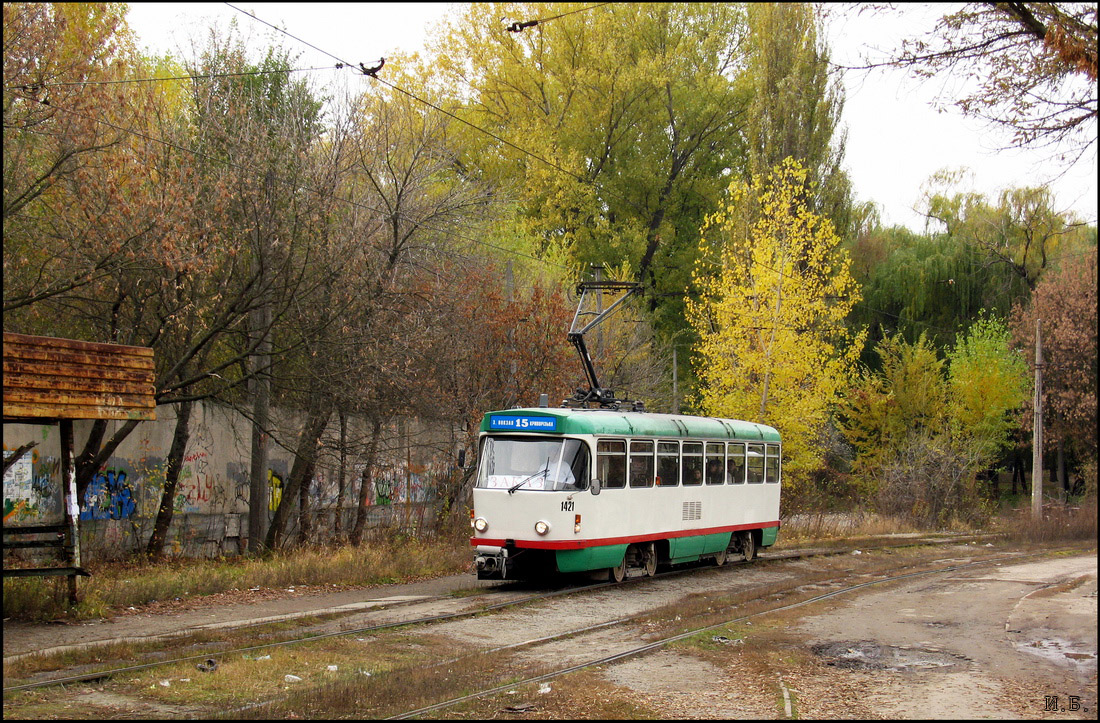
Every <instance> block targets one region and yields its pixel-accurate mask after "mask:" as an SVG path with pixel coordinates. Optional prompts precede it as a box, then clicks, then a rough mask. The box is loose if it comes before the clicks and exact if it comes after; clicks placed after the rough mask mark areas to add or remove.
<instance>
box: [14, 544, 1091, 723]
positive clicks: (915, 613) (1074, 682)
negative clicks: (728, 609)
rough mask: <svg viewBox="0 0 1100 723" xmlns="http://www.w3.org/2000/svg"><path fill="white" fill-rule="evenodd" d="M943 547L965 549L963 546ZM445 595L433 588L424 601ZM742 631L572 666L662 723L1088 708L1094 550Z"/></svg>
mask: <svg viewBox="0 0 1100 723" xmlns="http://www.w3.org/2000/svg"><path fill="white" fill-rule="evenodd" d="M948 554H949V555H950V554H952V553H948ZM957 554H959V556H960V560H962V559H965V557H966V550H958V551H957ZM852 559H853V561H854V560H855V558H852ZM819 564H821V563H815V562H813V561H812V560H811V561H802V562H798V563H791V564H784V565H768V566H757V567H754V568H737V569H734V570H730V569H723V570H720V571H719V570H712V571H706V572H705V573H703V574H692V575H687V576H683V577H672V578H666V579H660V578H658V579H656V580H651V581H645V582H643V583H642V584H641V585H634V586H623V587H621V588H618V587H616V588H608V589H605V590H603V591H600V592H598V593H594V594H588V595H585V596H583V599H576V598H570V597H566V598H556V599H554V600H553V601H549V602H543V603H539V606H538V607H533V606H525V607H524V608H523V609H522V610H518V611H514V612H504V613H500V614H495V615H492V616H480V617H476V618H473V619H470V620H467V621H461V622H459V621H454V622H449V623H445V624H443V625H441V626H438V629H437V630H436V632H437V633H438V634H440V635H444V636H450V637H453V638H454V639H455V640H456V643H457V644H461V645H462V646H465V647H478V646H486V647H488V646H491V645H503V644H507V643H509V642H512V641H522V640H530V639H532V638H534V637H538V636H539V635H546V634H548V633H549V632H551V631H563V630H571V629H577V628H580V627H583V626H585V625H591V624H594V623H597V622H601V621H604V620H609V619H613V618H614V617H619V616H626V615H629V614H633V613H635V612H639V611H643V610H646V609H651V608H654V607H658V606H662V605H669V604H674V603H675V602H676V601H677V600H683V599H684V598H685V596H689V595H692V594H697V593H706V592H708V591H714V590H721V591H730V590H736V589H747V588H749V587H754V586H759V585H765V584H769V583H774V582H781V581H784V580H793V579H797V578H798V575H799V574H804V573H805V572H806V571H807V570H810V569H812V568H813V567H814V566H815V565H819ZM853 564H854V563H853ZM700 572H701V573H702V572H703V571H700ZM476 584H477V583H475V582H473V581H472V580H471V578H470V577H469V576H455V577H450V578H440V579H438V580H433V581H427V582H422V583H415V584H413V585H401V586H385V587H380V588H375V589H371V590H354V591H340V592H331V593H326V594H322V593H319V592H318V591H316V590H302V589H295V590H294V591H293V592H291V591H268V592H266V593H264V594H263V595H260V594H258V593H252V594H251V595H248V594H246V593H238V594H237V595H236V596H234V595H227V596H224V597H223V598H222V599H220V600H214V601H210V600H207V601H206V602H205V604H204V605H201V606H195V605H192V606H191V607H188V606H184V605H176V606H172V605H167V606H161V607H160V608H159V609H156V610H151V611H150V610H146V611H140V612H137V611H135V612H134V613H133V614H131V615H126V616H121V617H119V618H115V619H113V620H110V621H99V622H96V623H90V624H85V625H28V624H23V623H14V622H12V621H4V642H3V644H4V656H5V658H8V657H9V656H12V655H16V654H19V653H25V652H29V651H34V650H43V649H49V648H53V649H56V648H59V647H64V646H67V645H74V644H86V643H88V642H92V641H94V640H99V639H109V638H118V637H140V636H144V635H158V634H165V633H170V632H178V631H181V630H184V629H196V628H199V627H205V626H217V625H225V624H234V623H235V622H240V621H241V620H244V619H250V620H259V619H268V618H282V617H287V616H295V615H304V614H308V613H316V612H318V611H319V610H336V609H342V610H347V611H360V612H357V613H356V614H362V615H368V614H370V615H376V614H382V613H378V612H372V611H375V610H376V609H377V608H378V606H380V605H382V604H384V603H386V602H391V603H392V602H399V601H402V600H413V599H417V598H430V597H433V596H437V595H445V594H446V593H447V592H448V591H450V590H454V589H462V588H469V587H471V586H472V585H476ZM235 597H236V598H239V599H234V598H235ZM453 603H454V599H453V598H444V599H443V600H440V601H439V602H438V603H434V604H438V605H440V606H444V605H451V606H452V607H453ZM401 609H402V608H393V611H394V612H393V613H389V614H398V613H397V612H396V611H398V610H401ZM739 629H740V630H741V633H742V639H731V638H732V637H734V636H733V635H732V634H731V635H730V636H729V637H726V636H716V637H715V640H716V642H715V644H714V645H713V646H712V647H711V648H708V649H707V650H704V651H702V652H700V651H699V650H697V649H691V650H686V649H681V648H678V647H676V646H668V647H665V648H663V649H661V650H660V651H658V652H655V653H653V654H650V655H647V656H645V657H635V658H629V659H626V660H624V661H621V662H618V663H615V664H611V665H606V666H601V667H600V668H599V669H597V670H594V671H590V672H589V673H587V674H586V676H588V677H589V678H593V676H595V677H594V678H593V679H595V680H598V681H599V686H598V687H599V688H600V690H603V691H610V692H608V693H607V694H608V695H611V696H614V697H616V698H619V699H622V700H628V701H633V702H634V703H636V704H637V705H638V706H639V707H641V708H643V709H645V710H648V711H655V712H656V715H657V716H658V717H662V718H694V719H703V718H708V719H731V718H782V717H800V718H895V719H917V718H920V719H926V718H950V719H956V718H1072V719H1077V718H1085V719H1095V718H1096V717H1097V714H1096V710H1097V709H1096V705H1097V700H1096V698H1097V695H1096V691H1097V662H1096V651H1097V633H1096V630H1097V559H1096V555H1095V552H1090V553H1088V554H1078V555H1072V556H1063V557H1053V558H1046V559H1037V560H1036V559H1033V560H1032V561H1024V562H1018V563H1011V564H1008V563H1006V564H1001V565H998V566H991V567H984V568H980V569H978V570H971V571H965V572H963V571H959V572H954V573H950V572H949V573H939V574H936V575H932V576H925V577H917V578H913V579H911V580H907V581H903V582H895V583H888V584H884V585H876V586H872V587H867V588H864V589H862V590H860V591H856V592H852V593H845V594H843V595H838V596H836V597H833V598H829V599H828V600H824V601H821V602H817V603H813V604H811V605H806V606H804V607H799V608H794V609H791V610H787V611H785V612H780V613H772V614H769V615H768V616H766V617H764V618H761V619H760V620H758V621H757V622H756V623H755V624H753V623H746V624H744V625H742V626H741V627H740V628H739ZM637 642H639V641H638V640H637V639H636V640H623V639H622V636H621V634H620V635H618V636H617V635H616V634H615V633H614V631H612V630H606V629H605V630H603V631H598V632H595V633H592V634H590V635H589V636H585V637H584V638H580V639H572V640H571V641H569V642H555V643H552V644H550V645H548V646H541V647H540V646H536V647H534V648H532V649H531V650H530V652H525V653H524V655H530V656H532V657H533V658H538V659H542V660H544V661H545V660H552V661H555V662H563V663H564V662H569V661H570V660H571V659H574V658H575V659H577V660H584V659H589V660H590V659H592V658H594V657H596V656H597V655H598V654H600V653H613V652H615V651H616V650H617V649H619V648H621V647H623V646H627V645H632V644H636V643H637ZM545 692H546V694H545V695H542V694H539V693H537V692H536V693H533V694H532V693H531V692H530V691H519V692H516V693H515V695H513V696H512V698H511V699H510V700H511V702H513V703H516V704H519V708H520V709H521V710H522V712H513V713H509V712H508V711H507V710H506V709H504V708H501V707H500V706H499V705H497V704H498V701H491V702H487V703H486V704H485V705H486V706H490V707H489V708H486V709H484V710H482V714H483V717H512V718H514V717H533V718H583V717H586V712H587V711H588V710H589V709H588V708H587V707H586V704H585V701H584V700H583V696H578V695H575V694H571V692H572V691H569V690H568V688H567V687H566V686H565V684H563V683H561V681H554V682H553V683H552V684H550V685H548V686H546V687H545ZM492 706H497V707H495V708H493V707H492ZM440 715H441V717H446V713H441V714H440Z"/></svg>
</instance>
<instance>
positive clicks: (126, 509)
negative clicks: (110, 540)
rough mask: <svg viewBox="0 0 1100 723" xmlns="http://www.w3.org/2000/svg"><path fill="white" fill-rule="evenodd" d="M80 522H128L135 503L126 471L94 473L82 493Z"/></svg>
mask: <svg viewBox="0 0 1100 723" xmlns="http://www.w3.org/2000/svg"><path fill="white" fill-rule="evenodd" d="M81 507H82V509H81V510H80V519H81V520H128V519H130V518H131V517H133V516H134V511H135V510H136V509H137V501H136V499H135V497H134V491H133V490H132V489H131V488H130V483H129V479H128V476H127V474H126V470H123V469H117V468H116V469H102V470H100V471H99V472H96V475H95V477H93V478H92V481H91V483H89V485H88V489H86V490H85V491H84V504H83V505H81Z"/></svg>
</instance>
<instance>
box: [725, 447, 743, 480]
mask: <svg viewBox="0 0 1100 723" xmlns="http://www.w3.org/2000/svg"><path fill="white" fill-rule="evenodd" d="M727 454H728V455H729V459H728V462H727V464H726V476H727V477H728V481H729V483H730V484H733V485H739V484H744V483H745V443H744V442H730V444H729V447H728V449H727Z"/></svg>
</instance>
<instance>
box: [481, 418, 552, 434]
mask: <svg viewBox="0 0 1100 723" xmlns="http://www.w3.org/2000/svg"><path fill="white" fill-rule="evenodd" d="M489 429H490V430H494V429H499V430H507V431H509V432H516V431H519V432H556V431H558V418H557V417H537V416H533V415H527V414H494V415H491V416H490V417H489Z"/></svg>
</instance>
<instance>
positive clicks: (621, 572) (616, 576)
mask: <svg viewBox="0 0 1100 723" xmlns="http://www.w3.org/2000/svg"><path fill="white" fill-rule="evenodd" d="M625 577H626V558H623V561H622V562H620V563H619V564H618V565H616V566H615V567H609V568H607V579H608V580H609V581H611V582H622V581H623V578H625Z"/></svg>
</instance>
